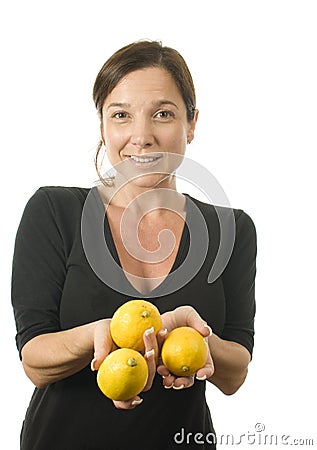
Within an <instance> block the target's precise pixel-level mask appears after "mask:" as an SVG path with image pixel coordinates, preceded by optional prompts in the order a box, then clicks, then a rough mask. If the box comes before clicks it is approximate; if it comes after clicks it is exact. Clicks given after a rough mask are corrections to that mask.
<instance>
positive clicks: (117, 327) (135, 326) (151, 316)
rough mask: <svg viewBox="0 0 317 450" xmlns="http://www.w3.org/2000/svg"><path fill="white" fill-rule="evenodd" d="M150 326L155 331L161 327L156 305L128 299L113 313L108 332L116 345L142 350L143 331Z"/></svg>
mask: <svg viewBox="0 0 317 450" xmlns="http://www.w3.org/2000/svg"><path fill="white" fill-rule="evenodd" d="M151 327H154V332H155V333H157V332H158V331H159V330H160V329H161V328H162V319H161V315H160V312H159V310H158V309H157V307H156V306H154V305H153V304H152V303H150V302H148V301H146V300H129V301H128V302H126V303H124V304H123V305H121V306H120V307H119V308H118V309H117V310H116V311H115V313H114V314H113V316H112V319H111V322H110V333H111V337H112V339H113V341H114V343H115V344H116V345H117V346H118V347H126V348H133V349H134V350H137V351H139V352H144V342H143V333H144V331H145V330H147V329H149V328H151Z"/></svg>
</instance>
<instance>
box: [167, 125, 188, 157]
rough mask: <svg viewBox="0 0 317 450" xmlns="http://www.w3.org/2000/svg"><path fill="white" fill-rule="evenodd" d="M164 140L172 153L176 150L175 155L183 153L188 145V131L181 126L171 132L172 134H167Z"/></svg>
mask: <svg viewBox="0 0 317 450" xmlns="http://www.w3.org/2000/svg"><path fill="white" fill-rule="evenodd" d="M163 139H164V142H165V143H166V144H167V145H168V146H169V147H170V151H173V150H174V151H175V153H182V152H183V151H184V150H185V148H186V143H187V133H186V129H185V128H184V127H182V126H180V127H178V128H177V129H174V130H171V132H170V133H166V134H165V135H164V137H163Z"/></svg>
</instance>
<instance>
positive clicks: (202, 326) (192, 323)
mask: <svg viewBox="0 0 317 450" xmlns="http://www.w3.org/2000/svg"><path fill="white" fill-rule="evenodd" d="M186 323H187V325H188V326H189V327H192V328H195V330H197V331H198V332H199V333H200V334H201V335H202V336H203V337H208V336H211V335H212V329H211V327H210V326H209V325H208V324H207V322H206V321H205V320H204V319H202V318H201V316H200V315H199V314H198V312H197V311H196V310H195V309H194V308H189V309H188V312H187V317H186Z"/></svg>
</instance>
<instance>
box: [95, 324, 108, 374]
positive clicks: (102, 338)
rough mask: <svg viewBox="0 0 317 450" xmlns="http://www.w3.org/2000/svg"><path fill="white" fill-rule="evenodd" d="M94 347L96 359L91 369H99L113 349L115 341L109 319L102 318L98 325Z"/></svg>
mask: <svg viewBox="0 0 317 450" xmlns="http://www.w3.org/2000/svg"><path fill="white" fill-rule="evenodd" d="M94 349H95V351H94V359H93V360H92V361H91V369H92V370H98V369H99V367H100V364H101V363H102V361H103V360H104V359H105V358H106V356H108V354H109V353H110V352H111V351H112V350H113V343H112V339H111V336H110V323H109V321H108V320H101V321H100V322H98V323H97V325H96V328H95V333H94Z"/></svg>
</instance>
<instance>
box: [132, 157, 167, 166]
mask: <svg viewBox="0 0 317 450" xmlns="http://www.w3.org/2000/svg"><path fill="white" fill-rule="evenodd" d="M126 156H127V158H128V160H129V161H131V163H132V164H134V166H136V167H153V166H154V165H155V164H157V163H158V162H159V161H160V160H161V159H162V157H163V156H162V155H154V156H150V155H126Z"/></svg>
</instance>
